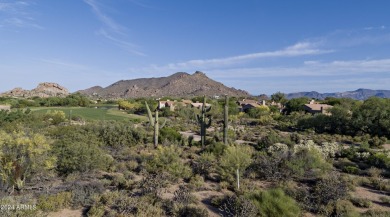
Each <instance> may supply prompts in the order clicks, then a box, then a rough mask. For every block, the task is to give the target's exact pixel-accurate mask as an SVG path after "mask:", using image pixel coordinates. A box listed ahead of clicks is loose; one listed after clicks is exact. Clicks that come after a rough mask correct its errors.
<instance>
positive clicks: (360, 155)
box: [355, 152, 370, 159]
mask: <svg viewBox="0 0 390 217" xmlns="http://www.w3.org/2000/svg"><path fill="white" fill-rule="evenodd" d="M355 156H356V157H357V158H359V159H368V157H370V152H356V154H355Z"/></svg>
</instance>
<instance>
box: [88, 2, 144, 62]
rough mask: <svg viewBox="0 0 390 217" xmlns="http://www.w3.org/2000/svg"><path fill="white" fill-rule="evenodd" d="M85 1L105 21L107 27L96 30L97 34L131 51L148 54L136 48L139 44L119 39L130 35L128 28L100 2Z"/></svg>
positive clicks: (140, 54) (141, 54) (137, 53)
mask: <svg viewBox="0 0 390 217" xmlns="http://www.w3.org/2000/svg"><path fill="white" fill-rule="evenodd" d="M84 2H85V3H86V4H88V5H89V6H90V7H91V8H92V11H93V12H94V14H95V15H96V17H97V18H98V19H99V20H100V22H102V23H103V25H104V27H105V28H101V29H100V30H98V31H96V33H97V35H100V36H103V37H104V38H106V39H108V40H110V41H111V42H113V43H114V44H115V45H116V46H119V47H120V48H122V49H124V50H126V51H128V52H130V53H133V54H135V55H138V56H146V55H145V54H144V53H142V52H140V51H138V50H137V49H135V47H138V46H137V45H135V44H133V43H130V42H128V41H127V40H124V39H119V38H120V37H121V38H124V37H128V35H127V33H126V32H127V28H126V27H124V26H122V25H120V24H118V23H117V22H116V21H115V20H114V19H112V18H111V17H109V16H108V15H106V14H105V13H104V12H103V11H102V9H101V8H102V5H101V4H99V3H98V2H97V1H96V0H84ZM114 35H115V36H114Z"/></svg>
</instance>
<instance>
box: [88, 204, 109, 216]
mask: <svg viewBox="0 0 390 217" xmlns="http://www.w3.org/2000/svg"><path fill="white" fill-rule="evenodd" d="M104 214H105V208H104V206H103V205H94V206H92V207H91V208H90V209H89V210H88V212H87V216H88V217H103V216H104Z"/></svg>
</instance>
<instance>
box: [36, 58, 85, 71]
mask: <svg viewBox="0 0 390 217" xmlns="http://www.w3.org/2000/svg"><path fill="white" fill-rule="evenodd" d="M40 61H41V62H44V63H49V64H51V65H55V66H60V67H61V68H63V67H66V68H70V69H73V70H88V69H89V67H87V66H84V65H81V64H77V63H71V62H67V61H64V60H60V59H40Z"/></svg>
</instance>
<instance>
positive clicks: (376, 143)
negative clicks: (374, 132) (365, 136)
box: [368, 136, 387, 148]
mask: <svg viewBox="0 0 390 217" xmlns="http://www.w3.org/2000/svg"><path fill="white" fill-rule="evenodd" d="M386 142H387V138H386V137H380V138H379V137H378V136H374V137H372V138H371V139H370V140H368V144H370V147H372V148H379V147H381V146H382V145H383V144H385V143H386Z"/></svg>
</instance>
